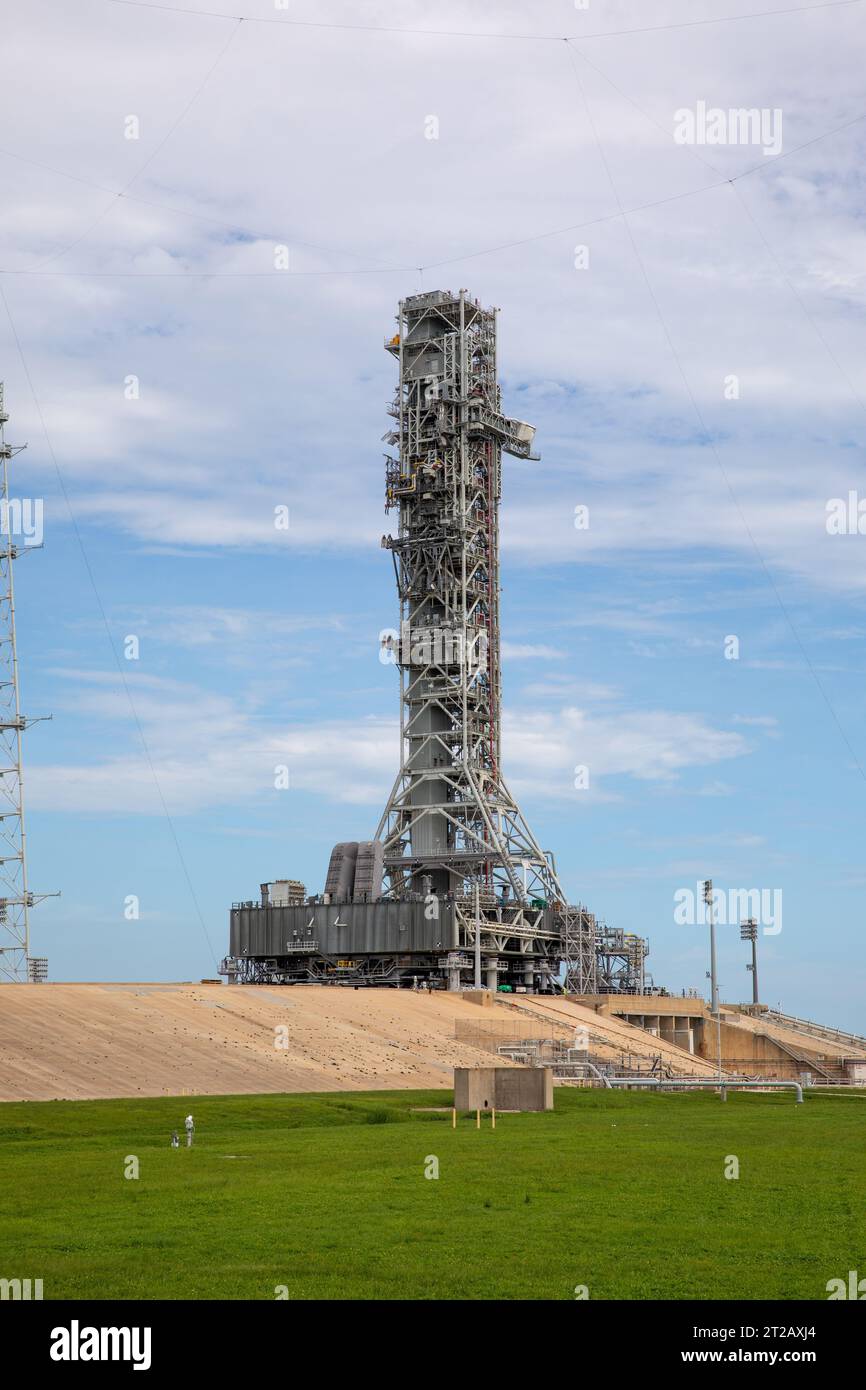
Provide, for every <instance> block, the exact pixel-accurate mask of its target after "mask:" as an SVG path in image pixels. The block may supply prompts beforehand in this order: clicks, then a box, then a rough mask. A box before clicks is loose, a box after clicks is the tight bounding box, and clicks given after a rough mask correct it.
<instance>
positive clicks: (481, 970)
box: [223, 290, 648, 994]
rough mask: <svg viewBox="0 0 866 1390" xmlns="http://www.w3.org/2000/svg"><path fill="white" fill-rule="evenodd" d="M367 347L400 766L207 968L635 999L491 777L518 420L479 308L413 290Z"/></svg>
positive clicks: (256, 978)
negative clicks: (380, 437) (360, 825)
mask: <svg viewBox="0 0 866 1390" xmlns="http://www.w3.org/2000/svg"><path fill="white" fill-rule="evenodd" d="M385 346H386V348H387V350H388V351H389V352H390V353H391V354H392V355H393V357H394V358H395V359H396V361H397V364H398V383H397V390H396V394H395V397H394V401H393V403H392V405H391V407H390V412H389V413H390V415H391V416H392V419H393V425H392V427H391V428H390V429H389V430H388V431H387V432H386V434H385V435H384V440H385V442H386V443H387V444H388V445H389V446H391V448H392V449H396V450H397V452H396V454H395V453H388V454H386V456H385V458H386V467H385V476H386V507H387V509H388V510H389V511H392V510H394V511H397V513H398V515H399V527H398V533H397V536H396V537H392V536H390V535H389V536H384V537H383V538H382V545H383V547H384V548H386V549H388V550H390V551H391V556H392V559H393V562H394V572H395V576H396V580H397V593H398V597H399V603H400V627H399V630H391V631H389V632H388V633H386V634H385V635H384V641H383V646H384V654H385V659H386V660H390V661H392V662H393V664H394V665H396V666H397V668H398V670H399V674H400V711H401V748H402V758H401V764H400V768H399V771H398V773H397V776H396V779H395V781H394V785H393V788H392V790H391V794H390V796H389V798H388V802H387V805H386V806H385V810H384V812H383V814H382V818H381V820H380V822H379V826H378V829H377V831H376V835H375V838H374V839H373V840H372V841H367V842H361V843H358V842H343V843H341V844H338V845H337V846H336V847H335V849H334V851H333V853H332V856H331V862H330V867H329V870H328V879H327V883H326V887H325V891H324V893H323V894H321V895H319V896H308V895H307V894H306V891H305V889H304V887H303V885H302V884H301V883H299V882H297V881H296V880H278V881H277V882H275V883H271V884H263V885H262V895H261V900H260V901H259V902H248V903H236V904H235V905H234V906H233V908H232V913H231V943H230V952H231V954H230V955H229V956H228V957H226V960H225V961H224V962H223V972H224V973H225V974H227V975H228V977H229V979H231V980H239V981H246V982H270V983H294V982H301V981H307V982H313V981H321V982H333V983H347V984H348V983H352V984H368V985H369V984H383V985H400V984H403V985H406V984H411V983H413V982H415V981H423V980H425V979H428V980H429V979H432V980H434V981H435V982H436V983H437V984H438V985H442V984H445V983H447V986H448V988H449V989H460V988H463V987H466V986H467V985H471V984H473V983H474V984H476V985H479V984H484V985H486V987H487V988H489V989H495V988H497V987H499V986H502V985H508V986H510V987H511V988H518V989H526V990H530V991H549V990H556V991H560V990H562V989H563V988H564V989H566V990H567V991H569V992H573V993H579V994H596V993H608V992H614V991H616V992H629V993H644V991H645V988H646V979H645V970H644V961H645V956H646V954H647V949H648V948H647V943H646V942H645V941H644V940H642V939H641V938H640V937H636V936H632V935H629V934H627V933H624V932H621V931H619V932H617V931H610V930H608V929H607V928H606V927H604V926H603V925H601V924H600V923H598V922H597V921H596V919H595V917H594V916H593V915H592V913H590V912H588V911H587V909H586V908H584V907H583V906H581V905H570V904H569V903H568V902H567V900H566V897H565V894H564V892H563V890H562V886H561V884H560V881H559V878H558V876H557V871H556V865H555V861H554V858H553V855H552V854H551V853H550V852H549V851H547V850H543V849H541V848H540V846H539V844H538V842H537V841H536V839H535V837H534V835H533V834H532V831H531V830H530V828H529V826H528V824H527V823H526V820H525V819H524V816H523V814H522V812H521V810H520V807H519V806H518V804H517V802H516V800H515V799H514V797H513V796H512V795H511V793H510V792H509V790H508V788H507V786H506V784H505V781H504V778H503V775H502V760H501V732H502V720H501V712H502V681H501V672H500V624H499V594H500V584H499V501H500V496H501V482H502V466H501V465H502V453H503V451H505V452H506V453H509V454H512V455H514V456H515V457H516V458H522V459H532V458H537V455H534V454H533V453H532V443H533V437H534V434H535V430H534V428H533V426H531V425H527V424H525V423H524V422H523V421H521V420H513V419H509V418H508V417H507V416H505V415H503V413H502V409H501V400H500V388H499V382H498V375H497V354H496V310H490V309H484V308H482V306H481V305H480V304H479V303H478V301H477V300H475V299H472V298H471V297H470V296H469V295H468V294H467V292H466V291H465V290H461V291H460V293H459V294H457V295H454V294H452V293H450V292H446V291H442V290H437V291H434V292H432V293H428V294H417V295H413V296H411V297H410V298H408V299H405V300H403V301H402V303H401V304H400V309H399V314H398V316H397V332H396V333H395V334H394V335H393V337H391V338H389V339H387V340H386V343H385ZM563 965H564V975H563V971H562V967H563ZM561 977H562V978H561Z"/></svg>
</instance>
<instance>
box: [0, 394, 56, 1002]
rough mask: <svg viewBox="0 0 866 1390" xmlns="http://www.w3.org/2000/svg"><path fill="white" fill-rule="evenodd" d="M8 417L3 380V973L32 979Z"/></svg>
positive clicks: (37, 962)
mask: <svg viewBox="0 0 866 1390" xmlns="http://www.w3.org/2000/svg"><path fill="white" fill-rule="evenodd" d="M8 419H9V416H8V415H7V414H6V410H5V404H4V390H3V383H2V382H0V470H2V471H0V978H5V979H10V980H19V981H26V980H28V979H34V980H35V979H41V978H44V970H45V962H44V960H42V959H35V958H33V957H31V955H30V908H31V907H32V906H33V905H34V901H35V899H34V896H33V894H32V893H31V892H30V890H29V888H28V884H27V839H26V834H25V829H24V787H23V780H22V776H21V735H22V733H23V732H24V730H25V729H26V727H27V723H28V721H27V720H26V719H25V718H24V717H23V716H22V714H21V705H20V700H19V691H18V647H17V643H16V638H15V585H14V581H13V576H12V570H13V563H14V561H15V560H16V559H17V557H18V554H19V548H18V545H17V544H16V540H15V537H16V536H20V535H21V534H22V533H23V529H24V528H23V527H22V524H21V522H22V504H21V502H20V499H10V497H9V462H10V460H11V459H13V458H14V457H15V455H16V454H19V453H20V452H21V450H22V449H23V448H24V447H25V446H24V445H23V444H21V445H17V446H16V445H11V444H7V442H6V438H5V434H4V429H5V425H6V422H7V420H8ZM41 896H42V895H40V900H41Z"/></svg>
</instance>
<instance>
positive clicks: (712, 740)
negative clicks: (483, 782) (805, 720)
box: [30, 671, 748, 815]
mask: <svg viewBox="0 0 866 1390" xmlns="http://www.w3.org/2000/svg"><path fill="white" fill-rule="evenodd" d="M69 674H70V676H71V677H72V680H73V682H74V685H73V686H72V687H71V688H70V693H69V698H68V701H67V708H68V710H69V712H70V713H71V712H72V711H74V712H75V713H76V714H77V715H78V716H79V717H80V718H82V719H84V720H87V721H90V722H91V723H93V724H94V725H98V727H99V728H100V730H101V731H102V742H103V745H105V743H106V742H107V741H108V740H109V739H111V738H112V737H113V738H114V741H115V742H120V743H122V744H123V747H122V749H121V751H119V752H116V753H112V754H106V755H104V756H103V757H102V759H101V760H98V761H96V760H94V761H92V762H90V763H78V764H56V765H53V766H44V765H43V766H38V765H36V766H34V767H33V768H32V769H31V772H30V784H31V797H30V799H31V801H32V802H33V804H34V805H36V806H37V807H40V808H45V809H51V810H61V811H100V812H111V813H133V814H146V815H156V814H160V813H161V812H162V810H163V803H164V805H165V807H167V809H168V810H169V812H171V813H172V814H179V815H183V814H187V813H189V812H193V811H196V810H200V809H203V808H205V807H209V808H212V807H216V806H223V805H238V804H240V803H243V802H251V801H252V800H254V799H259V800H261V799H262V798H263V797H266V796H274V797H280V796H292V795H294V794H297V793H302V794H303V795H305V796H309V795H312V796H316V797H321V798H324V799H325V800H328V801H333V802H335V803H346V802H348V803H357V804H362V805H370V806H378V807H380V808H381V807H382V805H383V804H384V800H385V797H386V796H387V793H388V790H389V788H390V785H391V782H392V781H393V778H394V776H395V774H396V771H397V759H398V730H397V724H396V720H395V719H390V718H388V719H385V718H374V717H368V718H363V717H362V718H361V719H360V720H359V721H351V720H342V719H326V720H312V721H310V720H306V721H301V720H298V721H297V722H296V723H294V724H292V725H291V726H287V725H285V724H283V723H280V722H279V721H277V720H274V719H270V720H268V721H267V722H263V721H262V719H260V718H259V717H258V715H257V714H256V713H255V710H254V705H253V702H252V701H251V702H249V704H248V705H247V706H244V705H242V704H241V703H239V702H238V701H235V700H233V699H230V698H228V697H226V696H222V695H218V694H215V693H213V692H208V691H205V690H201V689H199V688H197V687H194V686H191V685H188V684H185V683H183V682H180V681H175V680H172V679H167V678H161V677H155V676H147V675H144V676H137V675H135V674H134V673H133V674H131V675H130V676H129V678H128V680H127V689H126V690H124V689H123V688H121V687H120V685H119V682H118V679H117V677H116V676H113V675H112V674H110V673H102V672H94V673H89V674H88V673H86V672H84V673H82V672H78V671H76V672H70V673H69ZM127 692H128V693H127ZM62 704H63V702H61V706H62ZM133 708H134V711H135V716H136V718H137V724H136V722H135V720H134V719H133ZM138 726H140V728H141V730H142V733H143V738H144V745H146V752H145V748H144V747H142V746H141V742H140V739H139V736H138ZM130 749H131V751H129V750H130ZM503 749H504V752H503V756H504V762H505V768H506V776H507V778H508V780H509V782H510V783H511V784H512V785H513V787H514V789H515V790H519V791H520V792H521V793H523V792H525V793H527V794H529V795H531V796H532V797H533V798H534V799H536V800H553V801H558V800H562V799H564V798H568V799H573V798H574V797H575V796H579V795H582V793H576V792H575V791H574V788H573V780H574V772H573V769H574V766H575V764H577V763H584V764H587V765H588V766H589V768H590V773H591V779H592V787H593V793H594V794H596V795H597V794H599V793H604V794H607V795H611V792H610V791H605V784H606V783H607V781H608V779H610V778H612V777H627V778H634V779H636V780H638V781H643V782H656V783H658V784H660V785H667V784H671V783H674V782H676V780H677V778H678V776H679V774H680V773H681V772H682V771H684V770H685V769H687V768H690V767H702V766H709V765H711V764H714V763H717V762H721V761H725V760H727V759H730V758H735V757H741V756H742V755H743V754H745V753H746V752H748V745H747V744H746V742H745V741H744V739H743V738H742V736H741V735H739V734H736V733H730V732H726V731H725V730H721V729H715V728H713V727H712V726H711V725H709V724H708V723H707V722H706V720H704V719H703V718H702V717H700V716H698V715H695V714H678V713H675V712H670V711H664V710H648V711H634V710H632V711H628V710H626V711H619V712H615V713H608V712H603V713H602V712H598V711H592V710H586V709H578V708H576V707H565V708H563V709H560V710H558V711H556V712H539V711H537V710H514V709H512V710H509V711H507V712H506V715H505V720H504V726H503ZM280 766H287V767H288V769H289V778H290V788H289V790H288V791H282V790H277V789H276V788H275V786H274V778H275V772H276V769H277V768H278V767H280Z"/></svg>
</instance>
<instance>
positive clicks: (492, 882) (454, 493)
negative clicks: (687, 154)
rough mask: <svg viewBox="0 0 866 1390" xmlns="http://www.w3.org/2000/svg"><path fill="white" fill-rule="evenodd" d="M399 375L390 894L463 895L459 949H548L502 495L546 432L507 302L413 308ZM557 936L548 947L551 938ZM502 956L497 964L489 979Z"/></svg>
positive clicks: (389, 481)
mask: <svg viewBox="0 0 866 1390" xmlns="http://www.w3.org/2000/svg"><path fill="white" fill-rule="evenodd" d="M386 347H387V349H388V350H389V352H391V353H392V354H393V356H394V357H395V358H396V359H397V362H398V365H399V379H398V383H397V390H396V394H395V397H394V401H393V404H392V406H391V408H390V414H391V416H392V418H393V421H394V424H393V427H392V428H391V429H390V430H389V431H388V432H387V433H386V435H385V436H384V439H385V441H386V442H387V443H388V444H389V445H391V446H395V447H396V449H397V453H396V454H393V453H388V454H386V456H385V457H386V506H387V508H388V509H391V508H396V509H398V511H399V531H398V535H397V536H396V538H395V537H391V536H385V537H383V540H382V544H383V546H385V547H386V548H387V549H389V550H390V551H391V553H392V556H393V560H394V569H395V575H396V580H397V594H398V598H399V603H400V631H399V633H394V634H392V635H391V636H390V637H389V638H388V639H387V643H388V646H389V649H390V651H391V653H392V655H393V659H394V662H395V664H396V666H397V667H398V668H399V672H400V705H401V747H402V756H401V763H400V769H399V772H398V773H397V777H396V780H395V782H394V786H393V789H392V791H391V795H390V797H389V799H388V803H387V805H386V807H385V811H384V813H383V815H382V818H381V820H380V822H379V827H378V830H377V832H376V837H375V838H376V840H381V841H382V842H383V844H384V868H385V875H386V878H387V880H388V884H389V888H388V894H389V895H390V896H392V897H395V898H402V897H406V896H408V895H410V894H413V893H421V894H423V895H424V896H425V897H426V896H428V895H431V894H433V895H435V896H436V897H437V898H446V899H447V900H449V901H452V900H453V902H454V903H455V906H456V917H457V923H458V927H459V936H458V939H457V940H456V941H454V943H453V945H454V947H455V949H458V950H459V949H463V948H470V947H473V946H474V941H475V932H476V919H477V920H478V921H479V922H480V923H481V928H480V929H481V931H482V938H483V946H484V950H485V956H487V957H488V958H489V957H490V954H491V953H492V954H493V955H494V956H495V955H496V954H497V953H498V952H505V951H508V953H509V954H513V953H514V952H515V951H517V952H520V951H523V952H525V953H526V954H527V955H538V954H539V953H541V954H544V952H545V949H546V947H547V946H548V945H549V946H550V948H551V949H552V947H553V942H554V938H556V939H557V941H558V932H556V931H554V930H551V929H552V928H553V923H552V921H551V920H550V917H549V916H548V917H547V919H546V921H545V920H544V918H543V913H542V909H544V908H548V907H557V908H561V907H562V906H563V905H564V904H565V895H564V893H563V891H562V888H561V886H560V883H559V880H558V878H557V874H556V867H555V864H554V860H553V856H552V855H551V854H550V853H549V852H547V851H544V850H542V849H541V848H540V846H539V845H538V842H537V841H536V839H535V837H534V836H533V834H532V831H531V830H530V829H529V826H528V825H527V823H526V821H525V819H524V817H523V815H522V813H521V810H520V807H519V806H518V804H517V801H516V800H515V798H514V797H513V796H512V795H511V793H510V792H509V790H508V788H507V786H506V784H505V781H504V778H503V775H502V761H501V735H502V721H501V699H502V685H501V673H500V628H499V595H500V582H499V501H500V496H501V479H502V462H501V460H502V453H503V452H505V453H509V454H512V455H514V456H515V457H517V458H523V459H527V458H535V457H537V455H533V454H532V452H531V449H532V441H533V436H534V434H535V430H534V428H533V426H531V425H528V424H526V423H524V422H523V421H521V420H514V419H510V418H508V417H507V416H505V415H503V413H502V408H501V400H500V388H499V381H498V373H497V356H496V311H495V310H491V309H484V308H483V307H482V306H481V305H480V304H479V302H478V301H477V300H476V299H472V298H471V297H470V296H469V295H468V294H467V292H466V291H465V290H460V292H459V294H457V295H454V294H452V293H450V292H447V291H442V290H437V291H434V292H432V293H429V294H417V295H413V296H411V297H410V298H408V299H405V300H403V301H402V302H401V304H400V308H399V313H398V316H397V332H396V333H395V334H394V336H393V337H392V338H390V339H387V340H386ZM548 938H549V941H548ZM495 967H496V962H495V960H494V961H493V962H492V963H491V962H490V961H489V959H488V961H486V969H487V972H488V975H489V974H490V973H491V972H492V970H493V969H495Z"/></svg>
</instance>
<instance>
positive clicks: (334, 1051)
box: [0, 984, 491, 1100]
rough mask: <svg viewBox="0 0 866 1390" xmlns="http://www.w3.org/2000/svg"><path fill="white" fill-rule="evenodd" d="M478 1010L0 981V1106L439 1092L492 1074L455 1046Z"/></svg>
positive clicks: (325, 992) (244, 992)
mask: <svg viewBox="0 0 866 1390" xmlns="http://www.w3.org/2000/svg"><path fill="white" fill-rule="evenodd" d="M489 1012H490V1010H489V1009H480V1008H478V1007H477V1006H476V1005H472V1004H469V1003H467V1002H465V1001H464V1000H463V999H462V998H461V997H460V996H459V995H449V994H446V993H444V992H443V993H435V994H432V995H427V994H422V993H418V994H416V993H413V992H412V991H409V990H407V991H402V990H400V991H398V990H357V991H356V990H351V989H327V988H317V987H316V986H294V987H292V988H291V989H278V988H273V989H271V988H265V987H261V988H259V987H249V986H247V987H244V986H240V985H237V986H233V987H229V986H224V985H204V984H203V985H192V984H175V985H172V984H151V985H145V984H123V985H121V984H44V985H25V984H8V985H0V1100H58V1099H98V1098H101V1097H114V1096H160V1095H181V1094H183V1093H184V1092H186V1093H188V1094H191V1095H229V1094H255V1093H257V1092H267V1091H329V1090H333V1091H338V1090H343V1091H345V1090H385V1089H396V1088H400V1087H406V1088H413V1087H417V1088H422V1087H443V1088H445V1087H450V1085H451V1083H452V1069H453V1068H454V1067H455V1066H489V1065H490V1061H491V1058H490V1053H489V1051H482V1050H480V1049H479V1048H477V1047H474V1046H472V1045H471V1044H467V1043H465V1042H460V1041H457V1040H456V1038H455V1033H456V1028H455V1020H456V1019H458V1018H464V1017H466V1016H467V1015H468V1014H470V1013H477V1014H487V1013H489ZM278 1027H283V1028H285V1030H286V1032H285V1035H284V1039H282V1038H280V1035H279V1034H278V1033H277V1032H276V1030H277V1028H278ZM277 1040H281V1041H282V1040H284V1041H285V1043H286V1046H285V1048H282V1047H277V1046H275V1041H277Z"/></svg>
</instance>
